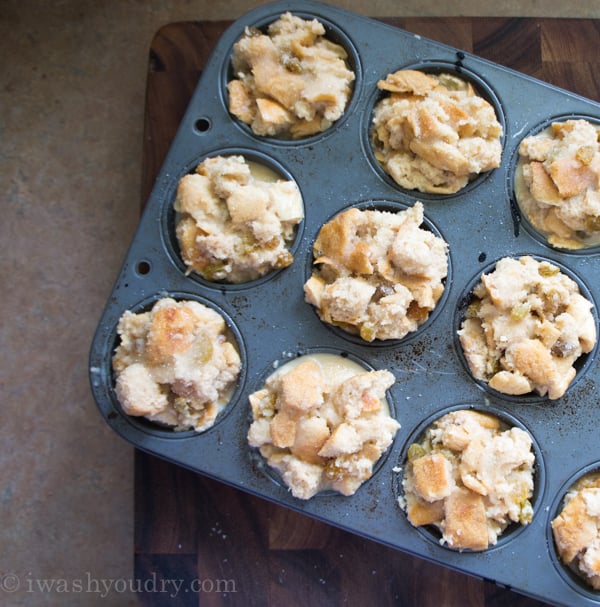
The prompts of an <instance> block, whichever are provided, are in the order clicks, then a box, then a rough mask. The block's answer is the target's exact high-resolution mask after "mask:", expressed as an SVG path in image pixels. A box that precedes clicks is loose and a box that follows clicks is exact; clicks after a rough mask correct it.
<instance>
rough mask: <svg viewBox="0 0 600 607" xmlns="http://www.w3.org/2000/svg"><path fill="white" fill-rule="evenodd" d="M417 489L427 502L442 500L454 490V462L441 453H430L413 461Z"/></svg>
mask: <svg viewBox="0 0 600 607" xmlns="http://www.w3.org/2000/svg"><path fill="white" fill-rule="evenodd" d="M412 467H413V475H414V485H415V491H416V492H417V494H418V495H419V497H421V498H423V499H424V500H425V501H427V502H436V501H438V500H441V499H443V498H445V497H447V496H448V495H450V493H451V492H452V489H453V488H454V482H453V479H452V464H451V463H450V461H448V460H447V459H446V458H445V457H444V456H443V455H442V454H441V453H430V454H428V455H424V456H423V457H419V458H417V459H415V460H414V461H413V462H412Z"/></svg>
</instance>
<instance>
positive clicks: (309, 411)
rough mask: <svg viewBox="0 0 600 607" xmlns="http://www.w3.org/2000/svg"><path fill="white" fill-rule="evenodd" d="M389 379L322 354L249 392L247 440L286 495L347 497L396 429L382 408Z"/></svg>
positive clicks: (280, 372) (295, 364)
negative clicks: (275, 474)
mask: <svg viewBox="0 0 600 607" xmlns="http://www.w3.org/2000/svg"><path fill="white" fill-rule="evenodd" d="M393 381H394V377H393V375H392V374H391V373H388V372H387V371H369V372H365V371H364V370H363V369H362V368H361V367H360V366H358V365H357V363H354V362H351V361H348V360H347V359H344V358H341V357H338V356H334V355H330V354H319V355H306V356H304V357H302V358H301V359H299V360H297V361H294V362H292V363H289V364H288V365H284V366H283V367H281V368H280V369H278V371H276V372H275V373H274V374H273V375H271V376H270V377H269V378H268V379H267V381H266V382H265V388H263V389H261V390H258V391H257V392H254V393H253V394H251V395H250V403H251V406H252V417H253V422H252V424H251V425H250V428H249V431H248V435H247V437H248V443H249V444H250V446H252V447H257V448H258V449H259V450H260V453H261V454H262V455H263V457H265V458H266V460H267V463H268V464H269V465H270V466H272V467H273V468H275V469H277V470H279V471H280V473H281V475H282V478H283V480H284V482H285V483H286V485H287V486H288V487H289V488H290V490H291V492H292V494H293V495H294V496H295V497H298V498H300V499H309V498H311V497H312V496H313V495H315V494H316V493H318V492H319V491H321V490H323V489H333V490H335V491H338V492H340V493H342V494H343V495H352V494H353V493H354V492H355V491H356V490H357V489H358V488H359V487H360V485H361V484H362V483H363V482H364V481H365V480H367V479H368V478H369V477H370V476H371V473H372V469H373V466H374V464H375V462H376V461H377V460H378V459H379V458H380V457H381V455H382V454H383V452H384V451H385V450H386V449H387V448H388V447H389V445H390V444H391V441H392V439H393V437H394V435H395V433H396V431H397V429H398V428H399V424H398V422H396V420H394V419H393V418H392V417H391V415H390V413H389V409H388V408H387V404H385V406H384V401H385V392H386V390H387V389H388V388H389V387H390V386H391V384H392V383H393Z"/></svg>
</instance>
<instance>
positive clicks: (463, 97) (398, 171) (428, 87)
mask: <svg viewBox="0 0 600 607" xmlns="http://www.w3.org/2000/svg"><path fill="white" fill-rule="evenodd" d="M378 87H379V88H380V90H383V91H386V92H388V93H390V94H389V95H388V96H387V97H385V98H384V99H382V100H381V101H380V102H378V103H377V105H376V107H375V110H374V115H373V131H372V142H373V147H374V151H375V156H376V158H377V159H378V160H379V162H380V163H381V165H382V167H383V168H384V170H385V171H386V172H387V173H388V174H389V175H390V176H391V177H392V179H394V181H396V183H398V184H399V185H400V186H402V187H405V188H408V189H416V190H419V191H422V192H429V193H434V194H452V193H455V192H458V191H459V190H460V189H461V188H463V187H464V186H465V185H467V183H468V182H469V181H470V180H471V179H472V178H473V177H474V176H476V175H478V174H479V173H482V172H484V171H489V170H491V169H494V168H497V167H498V166H500V160H501V154H502V146H501V143H500V137H501V135H502V126H501V125H500V122H499V121H498V118H497V117H496V115H495V111H494V109H493V107H492V106H491V105H490V104H489V103H488V102H487V101H485V100H484V99H483V98H481V97H479V96H478V95H477V94H476V92H475V90H474V88H473V87H472V86H471V85H470V83H467V82H466V81H464V80H460V79H459V78H456V77H452V76H450V75H448V74H438V75H435V76H434V75H428V74H425V73H422V72H419V71H415V70H400V71H398V72H395V73H393V74H389V75H388V76H387V77H386V79H385V80H381V81H379V83H378Z"/></svg>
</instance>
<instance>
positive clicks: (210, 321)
mask: <svg viewBox="0 0 600 607" xmlns="http://www.w3.org/2000/svg"><path fill="white" fill-rule="evenodd" d="M118 333H119V337H120V344H119V346H118V347H117V349H116V351H115V354H114V356H113V359H112V364H113V370H114V372H115V379H116V382H115V391H116V394H117V398H118V399H119V402H120V403H121V405H122V407H123V410H124V412H125V413H126V414H128V415H133V416H144V417H147V418H148V419H150V420H151V421H154V422H157V423H160V424H162V425H167V426H173V427H175V428H176V429H186V430H187V429H190V428H193V429H195V430H197V431H202V430H205V429H207V428H209V427H210V426H212V424H213V423H214V421H215V419H216V417H217V415H218V414H219V412H220V411H221V410H222V409H223V408H224V407H225V406H226V404H227V402H228V401H229V398H230V395H231V392H232V390H233V387H234V386H235V383H236V381H237V378H238V376H239V373H240V369H241V360H240V356H239V353H238V351H237V350H236V348H235V346H234V345H233V344H232V343H231V342H230V341H229V336H228V335H227V329H226V325H225V321H224V319H223V318H222V317H221V315H220V314H218V313H217V312H216V311H214V310H212V309H211V308H208V307H207V306H204V305H203V304H200V303H198V302H195V301H185V300H184V301H175V300H174V299H171V298H168V297H164V298H162V299H159V300H158V301H157V302H156V303H155V304H154V305H153V306H152V308H151V309H150V310H149V311H147V312H140V313H138V314H134V313H132V312H130V311H126V312H125V313H124V314H123V315H122V316H121V318H120V320H119V324H118Z"/></svg>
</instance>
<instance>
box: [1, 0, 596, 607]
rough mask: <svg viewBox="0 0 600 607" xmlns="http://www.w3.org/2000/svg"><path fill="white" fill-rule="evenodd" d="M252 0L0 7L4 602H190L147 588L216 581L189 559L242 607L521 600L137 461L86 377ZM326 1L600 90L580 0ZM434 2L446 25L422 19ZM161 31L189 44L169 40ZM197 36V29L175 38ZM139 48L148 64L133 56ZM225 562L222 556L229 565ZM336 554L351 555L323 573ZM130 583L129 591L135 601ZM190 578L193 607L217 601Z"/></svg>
mask: <svg viewBox="0 0 600 607" xmlns="http://www.w3.org/2000/svg"><path fill="white" fill-rule="evenodd" d="M263 3H264V2H262V1H261V0H232V1H231V2H214V1H213V0H193V1H192V0H173V1H171V2H165V1H164V0H145V1H144V2H139V1H138V0H106V1H104V2H97V1H96V0H60V1H57V2H37V1H35V0H3V1H2V2H1V3H0V55H1V56H2V58H3V62H2V67H1V68H0V108H1V110H2V111H1V112H0V160H1V162H0V181H1V182H2V184H3V187H2V191H1V193H0V197H1V201H2V202H1V204H2V221H0V246H1V247H2V255H0V277H1V281H2V285H3V286H4V290H3V297H2V299H1V300H0V311H1V317H2V322H1V323H0V346H1V347H2V351H3V359H2V364H1V365H0V399H1V401H2V407H3V417H2V424H0V462H1V466H0V520H1V521H2V526H1V528H0V546H2V550H1V551H0V604H1V605H3V606H7V607H21V606H27V607H32V606H34V607H35V606H37V605H43V606H44V607H55V606H60V607H65V606H70V605H77V606H78V605H86V606H88V607H90V606H96V605H101V606H105V605H111V607H112V606H115V607H121V606H131V605H137V604H148V605H165V604H168V605H174V604H198V602H199V601H197V600H195V599H197V598H198V597H195V599H190V598H186V597H183V594H184V593H183V591H182V592H176V589H175V588H173V587H171V588H169V589H167V590H171V592H161V588H160V587H159V586H158V585H157V583H158V578H157V575H156V572H159V571H160V572H162V573H163V574H164V572H169V579H171V580H173V581H174V582H177V580H181V579H182V578H185V579H186V580H188V581H189V580H190V579H196V578H197V576H198V575H199V574H200V573H201V574H202V575H204V576H206V575H216V574H215V573H214V571H213V570H206V569H204V570H202V569H198V567H199V566H200V564H201V565H202V566H204V567H217V566H220V567H222V568H223V569H222V570H220V571H219V572H220V573H221V572H222V573H224V574H227V576H228V575H229V573H231V572H232V571H235V572H236V575H238V572H240V573H239V575H240V577H239V578H237V579H238V582H237V583H238V587H237V588H238V589H239V592H237V593H235V596H234V597H233V600H235V601H237V602H239V603H244V604H249V602H250V600H251V596H252V595H250V596H249V595H248V594H247V593H246V589H247V588H249V587H250V588H251V589H252V590H251V592H252V593H254V592H256V593H257V594H256V596H257V597H259V599H260V598H264V597H265V596H267V597H268V596H270V597H271V601H272V602H273V603H274V602H276V601H279V602H280V603H281V602H284V600H285V601H286V602H289V603H290V604H291V605H294V604H298V603H299V602H300V601H301V600H302V599H304V597H306V599H307V600H306V601H305V602H310V603H314V604H317V600H319V601H320V604H323V605H328V604H329V605H335V604H338V603H340V604H343V603H346V604H357V603H358V600H356V601H354V600H353V599H354V595H356V597H357V599H360V598H361V597H363V596H364V595H363V594H362V590H361V589H362V588H365V590H364V592H365V594H366V595H368V596H369V598H373V599H374V600H376V601H377V603H378V604H379V603H383V604H385V603H386V602H388V603H391V602H392V601H393V600H394V597H396V596H398V597H399V598H398V600H396V603H397V604H406V605H414V604H419V605H427V604H428V603H427V601H430V602H431V603H434V602H435V604H436V605H448V606H450V607H453V606H455V605H461V606H462V605H464V604H471V602H473V604H481V603H482V602H483V601H486V602H487V604H488V605H498V604H504V603H506V601H507V599H508V598H510V599H511V601H512V602H515V601H519V600H523V599H521V598H520V597H519V596H518V595H515V594H514V593H507V591H505V590H499V589H496V588H495V587H494V586H491V585H489V584H487V583H485V582H479V581H476V580H471V579H469V578H466V577H464V576H461V575H458V574H454V573H452V572H450V571H448V570H444V569H440V568H438V567H433V566H430V565H428V564H427V563H425V562H421V561H419V560H416V559H410V558H407V557H405V556H404V555H401V554H396V553H394V552H392V551H389V550H382V549H381V548H380V547H379V546H377V545H375V544H372V543H369V542H365V541H363V540H360V539H358V538H355V537H354V536H350V535H348V534H343V533H340V532H338V531H336V530H335V529H332V528H329V527H324V526H323V525H320V524H316V523H314V522H312V521H310V520H308V519H303V518H300V517H297V516H292V515H290V513H288V512H287V511H280V510H278V509H276V508H274V507H272V506H267V507H266V508H265V504H264V503H262V502H259V501H257V500H253V499H249V498H248V497H246V496H243V495H242V494H240V493H238V492H237V491H232V490H230V489H228V488H226V487H224V486H221V485H216V484H214V483H213V482H212V481H208V480H206V479H203V478H198V477H197V476H196V475H194V474H192V473H189V472H187V471H185V470H183V469H179V468H174V467H173V466H170V465H168V464H165V463H164V462H162V461H159V460H155V459H154V458H151V457H148V456H145V455H142V454H140V453H137V452H135V451H134V449H133V448H132V447H131V445H129V444H127V443H126V442H125V441H123V440H122V439H121V438H120V437H118V436H116V435H115V434H114V433H113V432H112V431H111V430H110V428H108V427H107V426H106V424H105V423H104V421H103V420H102V418H101V417H100V415H98V412H97V408H96V406H95V403H94V401H93V398H92V395H91V391H90V384H89V369H88V353H89V348H90V343H91V340H92V336H93V332H94V330H95V328H96V324H97V322H98V319H99V318H100V315H101V313H102V309H103V307H104V305H105V303H106V300H107V297H108V296H109V295H110V292H111V288H112V285H113V282H114V280H115V276H116V274H117V272H118V270H119V267H120V265H121V262H122V259H123V256H124V255H125V254H126V252H127V248H128V246H129V243H130V241H131V238H132V237H133V234H134V231H135V228H136V225H137V222H138V218H139V212H140V199H141V200H145V199H146V196H147V193H148V190H149V188H150V187H151V183H152V179H153V175H154V174H155V173H156V171H157V170H158V168H159V166H160V162H161V159H162V157H163V155H164V153H165V152H166V149H168V146H169V142H170V139H171V138H172V136H173V129H174V128H175V127H176V124H177V121H178V120H179V117H180V115H181V112H183V110H184V109H185V103H186V99H187V97H188V96H189V94H190V92H191V91H192V90H193V87H194V86H195V83H196V81H197V76H198V70H200V69H201V67H202V61H204V60H205V59H206V53H207V52H208V51H209V50H210V47H211V45H212V44H213V43H214V40H215V36H216V35H218V31H219V30H218V26H217V29H216V30H213V31H212V33H209V32H207V31H206V24H207V23H208V22H210V21H215V20H216V21H219V20H231V19H235V18H237V17H239V16H241V15H242V14H243V13H245V12H246V11H247V10H249V9H251V8H253V7H255V6H258V5H260V4H263ZM332 4H334V5H337V6H340V7H343V8H346V9H349V10H353V11H356V12H357V13H359V14H362V15H368V16H375V17H410V18H411V19H410V20H409V21H408V22H406V27H407V28H409V29H412V28H415V31H421V32H422V33H423V35H426V36H430V37H431V38H433V39H437V40H441V41H447V42H449V43H450V44H452V45H455V46H458V47H462V48H465V49H467V50H471V49H472V50H473V51H474V52H475V53H477V54H481V55H483V56H486V57H488V58H490V59H492V60H494V61H498V62H500V63H503V62H504V63H506V64H509V65H511V66H512V67H515V68H516V69H520V70H523V71H524V72H527V73H531V74H534V75H536V76H537V77H539V78H542V79H545V80H547V81H548V82H551V83H553V84H558V85H561V86H565V87H566V88H568V89H571V90H573V91H577V92H579V93H581V94H583V95H586V96H589V97H591V98H593V99H596V100H597V99H599V93H598V88H597V87H598V80H597V78H595V76H596V75H597V72H598V62H599V61H600V58H599V57H598V54H597V53H596V52H595V50H590V49H596V48H597V40H598V21H597V19H598V18H600V7H599V4H598V1H597V0H582V1H581V2H577V3H565V2H564V0H507V1H506V2H502V3H499V2H497V1H496V0H461V1H460V2H455V1H452V2H450V1H443V0H403V2H402V3H398V2H394V1H391V0H335V1H333V2H332ZM461 15H467V16H468V17H480V18H485V20H483V21H482V20H471V19H469V18H464V19H463V18H460V17H457V16H461ZM442 16H448V17H451V19H449V20H436V19H434V20H431V21H430V20H429V17H442ZM509 17H512V18H509ZM538 18H540V19H541V20H539V21H538ZM563 18H577V19H576V20H573V19H563ZM594 19H596V21H595V20H594ZM179 23H181V24H184V25H183V26H182V28H183V30H182V31H184V32H187V34H185V35H184V38H185V41H182V39H181V37H180V36H179V35H177V36H172V35H171V34H169V30H171V29H177V27H178V25H177V24H179ZM198 24H203V25H202V26H199V25H198ZM399 24H400V25H402V20H400V21H399ZM190 28H191V29H190ZM202 28H204V29H202ZM198 29H200V31H201V34H202V35H201V36H196V35H191V36H190V35H189V32H190V31H197V30H198ZM171 44H173V50H174V53H175V55H176V60H175V62H173V57H172V56H171V55H170V54H169V52H168V48H166V47H168V46H169V45H171ZM151 51H152V52H153V53H155V55H156V57H158V58H161V60H162V61H163V62H166V63H165V67H164V69H161V68H160V65H159V64H158V63H153V61H150V62H149V54H150V52H151ZM161 82H162V83H163V84H162V85H161V84H160V83H161ZM182 89H183V90H182ZM152 95H154V96H155V101H154V102H153V101H152V99H151V96H152ZM148 137H152V138H153V139H152V141H149V140H148V139H147V138H148ZM140 184H141V194H140ZM134 498H135V505H134ZM225 505H226V506H227V508H225ZM238 519H239V522H238ZM282 530H283V532H282ZM238 534H239V538H243V539H236V538H237V536H238ZM249 538H250V539H249ZM244 542H245V543H244ZM325 545H327V546H328V548H323V547H324V546H325ZM212 554H214V558H213V556H211V555H212ZM236 554H237V555H240V556H241V557H242V558H240V559H239V560H238V559H237V558H236V559H235V563H234V565H232V567H234V568H235V569H226V568H225V567H226V566H227V563H228V562H229V563H231V562H234V555H236ZM363 554H364V555H365V557H364V560H363V558H362V556H363ZM344 559H348V560H351V561H353V564H354V569H353V568H352V567H350V566H347V567H342V568H339V569H338V564H339V563H341V562H342V561H344ZM363 562H364V563H365V564H364V565H361V564H360V563H363ZM357 563H359V565H358V567H359V568H358V570H357V569H356V566H357ZM374 563H375V564H376V566H375V565H374ZM267 567H268V568H267ZM207 571H208V573H207ZM356 571H357V572H358V575H355V574H353V573H352V572H356ZM398 571H400V575H397V576H396V574H397V572H398ZM242 573H243V575H242ZM391 573H393V574H394V575H391ZM325 574H326V575H325ZM136 576H137V577H136ZM359 580H360V584H359ZM389 580H395V582H393V583H394V586H393V587H392V586H391V583H390V582H389ZM140 587H142V588H143V589H144V590H145V594H144V595H142V596H136V594H135V590H136V589H137V588H140ZM298 589H300V594H295V593H297V592H298ZM180 590H181V589H180ZM204 590H205V592H204V594H202V595H201V597H200V599H201V601H200V604H203V605H204V604H207V605H211V604H219V603H220V602H225V601H226V600H228V599H227V597H224V596H223V595H222V593H214V592H213V593H211V592H210V587H209V586H206V585H205V587H204ZM359 591H360V592H359ZM497 593H499V594H497ZM188 594H189V593H188ZM171 595H175V596H171ZM282 597H284V598H283V599H282ZM315 597H317V598H315ZM259 599H257V600H259ZM309 599H311V600H310V601H309ZM312 599H314V600H312ZM186 600H187V602H185V601H186ZM229 600H232V599H231V596H230V597H229ZM517 604H518V603H517Z"/></svg>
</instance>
